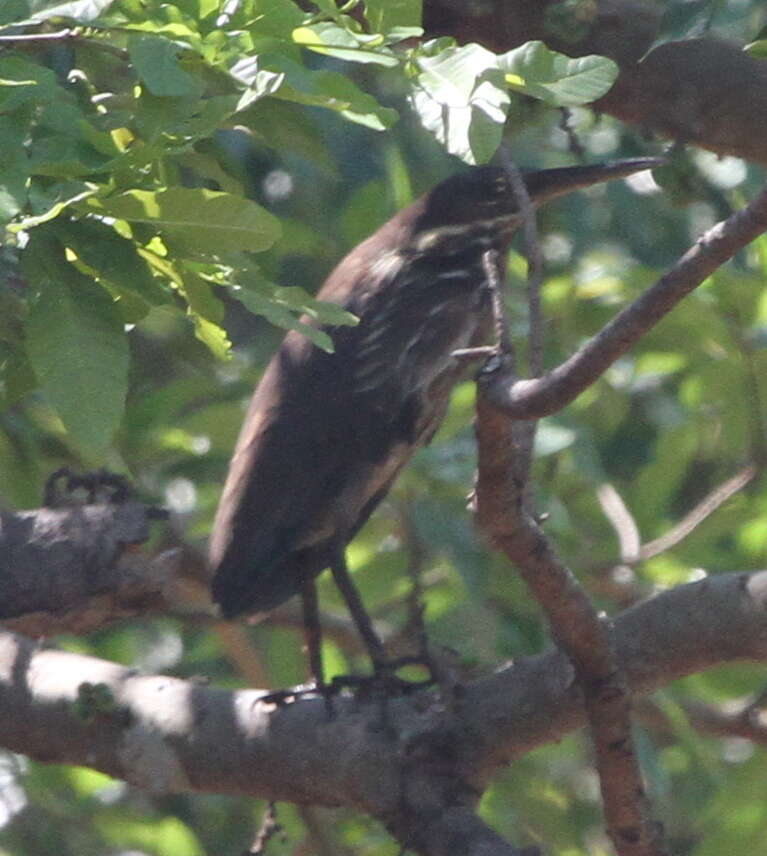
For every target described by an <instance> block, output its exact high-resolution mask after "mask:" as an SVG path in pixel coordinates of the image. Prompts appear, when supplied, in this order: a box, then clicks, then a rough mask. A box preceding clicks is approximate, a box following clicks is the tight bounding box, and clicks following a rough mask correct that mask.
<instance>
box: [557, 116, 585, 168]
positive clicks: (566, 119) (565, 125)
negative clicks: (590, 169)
mask: <svg viewBox="0 0 767 856" xmlns="http://www.w3.org/2000/svg"><path fill="white" fill-rule="evenodd" d="M571 119H572V113H571V112H570V108H569V107H560V108H559V128H560V130H561V131H563V132H564V134H565V135H566V136H567V148H568V149H569V150H570V151H571V152H572V154H574V155H575V156H576V157H577V158H578V159H579V160H583V159H584V158H585V157H586V150H585V149H584V148H583V146H582V145H581V141H580V140H579V139H578V135H577V134H576V133H575V131H574V130H573V126H572V125H571V124H570V120H571Z"/></svg>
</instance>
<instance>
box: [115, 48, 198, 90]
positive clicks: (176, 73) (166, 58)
mask: <svg viewBox="0 0 767 856" xmlns="http://www.w3.org/2000/svg"><path fill="white" fill-rule="evenodd" d="M184 47H185V46H184V45H180V44H177V43H175V42H172V41H169V40H168V39H164V38H159V37H156V36H131V37H130V38H129V39H128V52H129V53H130V58H131V61H132V62H133V65H134V66H135V68H136V72H137V73H138V75H139V77H140V78H141V79H142V80H143V81H144V83H146V85H147V87H148V88H149V91H150V92H151V93H152V94H153V95H177V96H180V95H200V94H201V88H200V83H198V81H197V80H195V78H193V77H192V76H191V75H189V74H187V73H186V72H185V71H184V70H183V69H182V68H181V66H180V65H179V62H178V53H179V51H180V50H182V49H183V48H184Z"/></svg>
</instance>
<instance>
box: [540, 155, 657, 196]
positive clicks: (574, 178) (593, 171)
mask: <svg viewBox="0 0 767 856" xmlns="http://www.w3.org/2000/svg"><path fill="white" fill-rule="evenodd" d="M663 163H665V161H664V159H663V158H631V159H627V160H616V161H606V162H605V163H595V164H588V165H584V166H565V167H559V168H557V169H541V170H537V171H534V172H526V173H524V179H525V185H526V186H527V192H528V194H529V195H530V199H531V201H532V202H534V203H535V204H536V205H541V204H543V203H544V202H548V201H549V199H555V198H556V197H557V196H563V195H564V194H565V193H570V192H571V191H573V190H578V189H579V188H582V187H589V186H590V185H592V184H599V182H601V181H610V179H613V178H624V177H625V176H627V175H632V174H633V173H635V172H641V171H642V170H643V169H653V168H655V167H657V166H660V165H661V164H663Z"/></svg>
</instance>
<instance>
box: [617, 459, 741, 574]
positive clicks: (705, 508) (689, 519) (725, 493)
mask: <svg viewBox="0 0 767 856" xmlns="http://www.w3.org/2000/svg"><path fill="white" fill-rule="evenodd" d="M756 474H757V468H756V467H755V466H754V465H753V464H749V465H748V466H747V467H744V468H743V469H742V470H741V471H740V472H739V473H736V474H735V475H734V476H732V478H729V479H727V481H725V482H722V484H720V485H718V486H717V487H715V488H714V489H713V490H712V491H711V493H709V494H708V495H707V496H706V497H704V498H703V499H702V500H701V501H700V502H699V503H698V504H697V505H696V506H695V508H693V510H692V511H691V512H690V513H689V514H687V515H685V516H684V517H683V518H682V520H680V521H679V523H677V524H676V526H674V527H673V528H672V529H670V530H669V531H668V532H666V534H665V535H661V536H660V538H656V539H655V540H654V541H649V542H648V543H647V544H643V545H642V546H641V548H640V549H639V553H638V554H637V559H636V561H640V562H644V561H647V559H652V558H653V556H658V555H660V554H661V553H664V552H665V551H666V550H670V549H671V548H672V547H675V546H676V545H677V544H678V543H679V542H680V541H682V540H683V539H684V538H686V537H687V536H688V535H689V534H690V533H691V532H692V531H693V530H695V529H697V528H698V526H700V524H701V523H702V522H703V521H704V520H705V519H706V518H707V517H709V516H710V515H711V514H713V513H714V512H715V511H716V510H717V509H718V508H720V507H721V506H722V505H724V503H725V502H727V500H728V499H729V498H730V497H731V496H733V495H734V494H736V493H737V492H738V491H739V490H743V488H744V487H745V486H746V485H747V484H748V483H749V482H750V481H752V480H753V478H754V477H755V476H756ZM625 561H626V562H628V561H629V560H628V559H626V560H625Z"/></svg>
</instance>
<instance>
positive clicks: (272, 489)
mask: <svg viewBox="0 0 767 856" xmlns="http://www.w3.org/2000/svg"><path fill="white" fill-rule="evenodd" d="M657 163H658V161H657V160H655V159H652V158H647V159H635V160H625V161H615V162H611V163H604V164H595V165H591V166H574V167H564V168H561V169H546V170H540V171H536V172H527V173H525V174H523V178H524V182H525V185H526V187H527V193H528V196H529V199H530V202H531V203H532V204H533V205H534V206H536V207H537V206H539V205H541V204H542V203H544V202H547V201H548V200H550V199H554V198H555V197H557V196H562V195H563V194H566V193H569V192H571V191H573V190H576V189H578V188H583V187H587V186H589V185H591V184H595V183H597V182H602V181H606V180H608V179H612V178H621V177H625V176H628V175H630V174H631V173H634V172H637V171H639V170H643V169H649V168H651V167H653V166H656V165H657ZM521 222H522V217H521V215H520V213H519V206H518V205H517V202H516V200H515V194H514V192H513V190H512V187H511V183H510V179H509V175H508V173H507V172H506V171H505V170H504V169H502V168H500V167H492V166H484V167H476V168H474V169H472V170H470V171H468V172H465V173H461V174H458V175H454V176H453V177H451V178H448V179H447V180H446V181H443V182H442V183H441V184H439V185H437V187H435V188H434V189H433V190H431V191H430V192H429V193H427V194H426V195H424V196H422V197H421V198H420V199H419V200H418V201H417V202H414V203H413V204H412V205H410V206H409V207H408V208H405V209H404V210H403V211H400V212H399V213H398V214H396V215H395V216H394V217H392V219H391V220H389V222H388V223H385V224H384V225H383V226H381V228H380V229H378V231H377V232H376V233H375V234H373V235H372V236H371V237H369V238H368V239H367V240H365V241H363V242H362V243H361V244H359V246H357V247H356V248H355V249H354V250H352V251H351V252H350V253H349V254H348V255H347V256H346V257H345V258H344V259H343V261H341V263H340V264H339V265H338V266H337V267H336V268H335V270H334V271H333V272H332V273H331V274H330V276H329V277H328V279H327V281H326V282H325V284H324V286H323V287H322V289H321V290H320V292H319V294H318V297H319V299H320V300H327V301H331V302H333V303H337V304H340V305H341V306H343V307H344V308H345V309H347V310H349V311H350V312H352V313H354V315H356V316H357V317H358V318H359V324H358V325H357V326H355V327H345V326H338V327H331V328H326V329H327V332H328V333H329V334H330V336H331V337H332V339H333V342H334V344H335V352H334V353H332V354H329V353H325V352H324V351H322V350H320V349H319V348H317V347H315V346H314V345H313V344H312V343H311V342H310V341H309V340H308V339H306V338H305V337H304V336H302V335H301V334H300V333H297V332H290V333H288V335H287V336H286V337H285V340H284V341H283V343H282V345H281V347H280V349H279V350H278V351H277V353H276V355H275V356H274V358H273V359H272V361H271V362H270V364H269V366H268V368H267V369H266V372H265V374H264V376H263V378H262V379H261V382H260V383H259V385H258V387H257V389H256V391H255V394H254V396H253V399H252V401H251V404H250V409H249V411H248V414H247V417H246V419H245V423H244V425H243V427H242V432H241V434H240V438H239V441H238V443H237V448H236V450H235V453H234V457H233V459H232V462H231V466H230V469H229V475H228V478H227V481H226V485H225V487H224V491H223V496H222V498H221V502H220V505H219V508H218V513H217V515H216V520H215V523H214V528H213V535H212V538H211V547H210V557H211V563H212V567H213V569H214V570H215V578H214V580H213V596H214V599H215V600H216V601H217V602H218V603H219V604H220V605H221V610H222V613H223V615H224V616H225V617H227V618H231V617H233V616H236V615H239V614H241V613H262V612H265V611H268V610H270V609H272V608H273V607H275V606H277V605H278V604H280V603H282V602H283V601H285V600H287V599H288V598H289V597H291V596H292V595H294V594H299V593H301V594H303V596H304V606H305V610H306V613H305V614H306V616H307V617H308V618H309V617H311V614H313V613H315V611H316V594H315V591H314V578H315V577H316V576H317V574H319V573H320V572H321V571H322V570H323V569H325V568H328V567H330V568H331V569H332V570H333V573H334V577H335V579H336V582H337V583H338V584H339V587H340V588H341V591H342V593H343V594H344V596H345V598H346V599H347V602H348V603H349V606H350V609H351V612H352V616H353V617H354V619H355V621H356V623H357V625H358V627H359V629H360V632H361V633H362V635H363V637H364V639H365V641H366V643H367V647H368V649H369V651H370V653H371V655H372V657H373V661H374V665H375V666H376V667H380V666H381V665H382V664H383V653H382V649H381V644H380V642H379V641H378V639H377V636H376V634H375V633H374V632H373V630H372V627H371V625H370V622H369V620H368V619H367V616H366V614H365V612H364V609H362V606H361V603H360V601H359V597H358V596H357V592H356V589H355V588H354V586H353V585H352V584H351V580H350V579H349V577H348V574H347V573H346V569H345V564H344V560H343V557H344V550H345V547H346V545H347V543H348V542H349V541H350V540H351V539H352V538H353V537H354V535H355V534H356V533H357V531H358V530H359V529H360V527H361V526H362V525H363V524H364V523H365V521H366V520H367V519H368V517H369V516H370V514H371V513H372V511H373V509H374V508H375V507H376V506H377V505H378V503H379V502H380V501H381V500H382V499H383V497H384V496H386V493H387V491H388V490H389V488H390V487H391V485H392V483H393V482H394V480H395V479H396V478H397V476H398V475H399V473H400V471H401V470H402V468H403V467H404V466H405V465H406V464H407V462H408V461H409V460H410V458H411V457H412V456H413V454H414V453H415V452H416V451H417V450H418V449H419V448H420V447H421V446H424V445H425V444H426V443H428V442H429V441H430V440H431V438H432V436H433V435H434V432H435V431H436V430H437V428H438V427H439V425H440V423H441V422H442V419H443V416H444V415H445V410H446V408H447V405H448V399H449V396H450V392H451V390H452V388H453V386H454V385H455V383H456V381H457V380H458V379H459V377H460V376H461V373H462V363H461V362H460V361H458V360H456V359H455V358H454V357H453V356H452V354H453V352H454V351H456V350H457V349H461V348H467V347H471V346H475V345H478V344H487V341H486V337H487V335H488V332H489V329H490V328H489V325H488V323H487V322H488V320H489V316H490V310H489V307H490V300H489V294H488V288H487V284H486V277H485V273H484V272H483V270H484V269H483V254H484V253H485V252H486V251H487V250H495V251H497V252H498V253H500V254H502V257H503V256H504V255H505V254H506V253H507V251H508V249H509V245H510V242H511V238H512V236H513V234H514V232H515V230H516V229H517V228H518V227H519V226H520V225H521ZM315 620H316V617H315ZM315 626H316V623H315ZM315 635H316V634H315ZM314 641H315V643H316V641H317V640H316V638H315V640H314ZM310 653H311V652H310ZM318 656H319V655H318V654H317V653H316V652H315V654H314V660H313V665H312V669H313V671H315V672H317V671H319V670H320V668H321V662H320V661H319V659H318ZM315 677H317V678H319V679H321V676H320V675H316V674H315Z"/></svg>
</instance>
